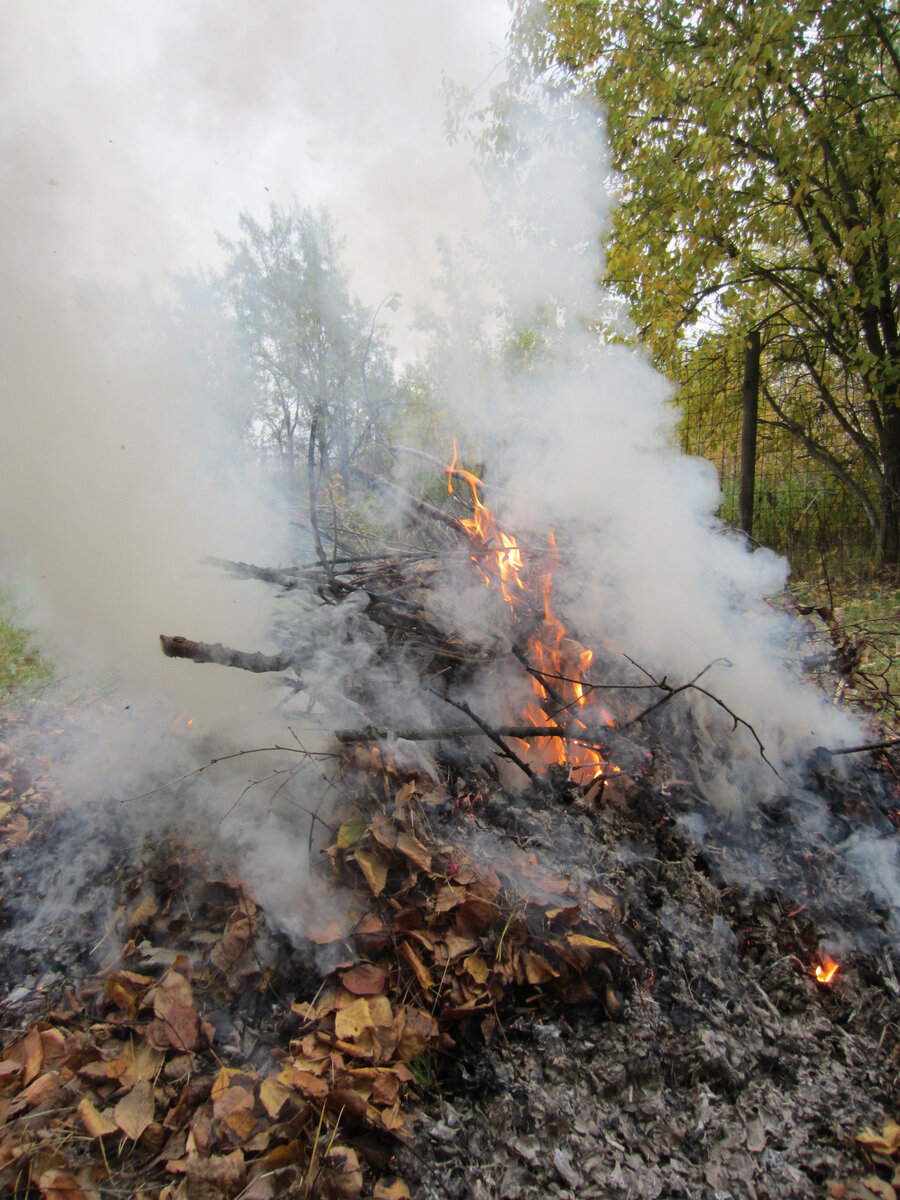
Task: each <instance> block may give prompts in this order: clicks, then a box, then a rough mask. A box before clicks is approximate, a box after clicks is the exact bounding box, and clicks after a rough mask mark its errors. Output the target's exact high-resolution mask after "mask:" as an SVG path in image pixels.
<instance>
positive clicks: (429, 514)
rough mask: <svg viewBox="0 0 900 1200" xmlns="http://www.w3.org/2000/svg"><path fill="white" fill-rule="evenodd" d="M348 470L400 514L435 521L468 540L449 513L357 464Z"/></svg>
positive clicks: (463, 530) (463, 529) (462, 527)
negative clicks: (395, 507)
mask: <svg viewBox="0 0 900 1200" xmlns="http://www.w3.org/2000/svg"><path fill="white" fill-rule="evenodd" d="M350 469H351V471H352V472H353V474H354V475H356V476H358V478H360V479H364V480H365V481H366V483H369V484H371V486H372V487H374V488H376V489H377V490H378V491H379V492H381V493H382V494H383V495H385V496H387V497H388V498H389V499H390V500H391V501H392V502H393V503H394V504H395V505H396V506H397V507H398V508H399V509H400V510H401V511H402V512H405V513H407V514H415V515H416V516H419V517H425V518H427V519H428V520H430V521H436V522H437V523H438V524H439V525H443V526H444V527H445V528H446V529H452V530H453V532H454V533H456V534H458V535H459V537H460V539H461V540H466V539H467V538H468V534H467V533H466V530H465V527H464V526H463V523H462V521H460V519H459V517H454V516H453V515H452V514H451V513H447V512H444V510H443V509H442V508H436V507H435V505H433V504H429V503H428V502H427V501H426V500H420V499H419V498H418V497H417V496H413V495H412V494H411V493H410V492H407V491H406V490H405V489H404V488H401V487H398V486H397V484H396V483H391V482H390V480H389V479H385V478H384V476H383V475H377V474H376V473H375V472H374V471H370V470H368V469H367V468H366V467H363V466H360V464H359V463H354V464H353V466H352V467H351V468H350Z"/></svg>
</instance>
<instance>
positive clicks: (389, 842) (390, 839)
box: [369, 812, 397, 850]
mask: <svg viewBox="0 0 900 1200" xmlns="http://www.w3.org/2000/svg"><path fill="white" fill-rule="evenodd" d="M369 833H371V835H372V837H373V838H374V839H375V841H376V842H377V843H378V844H379V846H383V847H384V848H385V850H393V849H394V847H395V846H396V845H397V830H396V828H395V827H394V823H393V821H391V819H390V818H389V817H387V816H385V814H384V813H383V812H377V813H375V815H374V816H373V818H372V820H371V821H370V822H369Z"/></svg>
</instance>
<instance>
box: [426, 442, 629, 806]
mask: <svg viewBox="0 0 900 1200" xmlns="http://www.w3.org/2000/svg"><path fill="white" fill-rule="evenodd" d="M457 459H458V454H457V449H456V442H455V441H454V443H453V460H452V462H451V463H450V466H449V467H447V468H446V471H447V491H448V493H449V494H450V495H453V479H454V477H457V478H459V479H462V480H464V481H465V482H466V483H467V484H468V485H469V488H470V489H471V492H472V504H473V516H472V517H470V518H466V519H463V520H462V522H461V524H462V526H463V528H464V529H465V530H466V532H467V533H468V534H469V537H470V538H471V539H472V542H473V545H474V547H475V551H476V552H475V553H473V554H472V561H473V562H474V563H475V566H476V567H477V568H478V572H479V574H480V575H481V578H482V579H483V580H484V583H485V586H486V587H492V586H499V588H500V591H501V593H502V595H503V598H504V600H505V601H506V602H507V604H508V605H509V606H510V608H511V609H512V612H513V615H514V617H515V618H516V620H517V621H519V622H521V623H522V624H525V623H526V622H527V623H530V624H532V625H534V624H536V625H537V629H536V631H535V632H534V633H533V634H532V635H531V636H530V637H529V638H528V641H527V646H528V661H529V664H530V666H531V667H532V668H533V673H532V679H531V683H532V688H533V689H534V693H535V699H534V701H532V702H531V703H530V704H528V705H527V706H526V708H525V710H524V712H523V713H522V717H523V718H524V720H526V721H527V722H528V723H529V724H531V725H534V726H542V725H543V726H553V725H564V726H565V725H568V726H569V727H570V729H572V728H574V731H575V736H574V737H573V736H571V735H570V737H569V738H568V739H561V738H536V739H535V743H530V742H525V743H524V745H525V747H526V749H527V751H528V753H529V755H530V756H531V758H532V760H533V761H537V762H539V763H543V764H545V765H547V766H549V765H551V764H552V763H559V764H561V765H564V766H568V767H569V769H570V772H571V777H572V779H573V780H574V782H575V783H579V784H589V783H591V782H592V781H593V780H595V779H597V778H599V777H600V776H602V775H603V774H604V773H605V772H606V771H611V772H613V773H615V772H618V767H611V766H609V765H608V764H607V763H605V762H604V760H603V757H602V756H601V754H600V752H599V751H598V750H597V748H596V746H595V745H592V744H591V736H590V731H589V728H588V725H587V724H586V723H585V721H584V720H582V719H581V717H580V716H579V715H578V714H579V713H581V714H584V715H587V713H586V709H587V708H588V705H589V702H590V698H591V687H590V684H589V683H588V681H587V675H586V673H587V670H588V668H589V667H590V665H591V661H592V659H593V651H592V650H586V649H585V648H584V646H582V645H581V644H580V643H579V642H577V641H575V639H574V638H571V637H568V636H567V631H566V627H565V625H564V624H563V623H562V621H560V619H559V618H558V617H557V616H555V615H554V613H553V611H552V610H551V607H550V590H551V586H552V582H553V571H554V569H555V567H556V565H557V563H558V561H559V555H558V552H557V549H556V540H555V538H554V536H553V533H552V532H551V533H550V535H549V537H548V541H549V554H548V555H542V556H541V557H542V558H543V559H544V564H545V565H544V566H543V568H542V571H541V572H540V573H539V574H536V575H532V573H531V572H530V571H529V569H528V567H529V565H530V564H527V563H526V554H525V552H524V551H523V549H522V547H521V546H519V544H518V542H517V541H516V539H515V538H514V537H511V536H510V535H509V534H507V533H505V532H504V531H503V530H502V529H500V528H499V526H498V525H497V522H496V521H495V519H494V516H493V514H492V513H491V511H490V509H489V508H487V506H486V505H485V504H484V502H483V501H482V499H481V496H480V494H479V488H482V487H483V486H484V485H483V483H482V481H481V479H479V478H478V476H477V475H474V474H473V473H472V472H471V471H466V470H465V469H464V468H462V467H458V466H457V465H456V464H457ZM538 596H540V600H539V601H538ZM541 612H542V613H543V616H541ZM590 715H591V718H592V720H593V722H594V724H595V725H596V723H598V722H599V723H602V724H604V725H607V726H612V725H613V724H614V721H613V718H612V716H611V715H610V714H609V713H608V712H607V711H606V709H603V708H591V712H590ZM579 729H580V730H584V733H585V741H584V742H580V741H579V740H577V731H578V730H579Z"/></svg>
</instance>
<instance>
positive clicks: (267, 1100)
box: [259, 1075, 291, 1121]
mask: <svg viewBox="0 0 900 1200" xmlns="http://www.w3.org/2000/svg"><path fill="white" fill-rule="evenodd" d="M259 1098H260V1100H261V1101H262V1106H263V1108H264V1109H265V1110H266V1112H267V1113H268V1114H269V1116H270V1117H271V1118H272V1120H273V1121H275V1120H277V1119H278V1116H279V1114H280V1112H281V1110H282V1109H283V1108H284V1106H285V1104H286V1103H287V1102H288V1100H289V1099H290V1098H291V1089H290V1088H289V1087H285V1086H284V1084H283V1083H279V1082H278V1080H277V1079H276V1078H275V1077H274V1075H269V1076H268V1078H267V1079H264V1080H263V1081H262V1083H261V1084H260V1085H259Z"/></svg>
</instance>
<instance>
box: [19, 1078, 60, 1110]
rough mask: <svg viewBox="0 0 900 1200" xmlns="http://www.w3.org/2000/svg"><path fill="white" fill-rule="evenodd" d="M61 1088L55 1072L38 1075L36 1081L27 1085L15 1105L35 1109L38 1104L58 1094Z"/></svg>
mask: <svg viewBox="0 0 900 1200" xmlns="http://www.w3.org/2000/svg"><path fill="white" fill-rule="evenodd" d="M61 1086H62V1084H61V1083H60V1078H59V1075H58V1074H57V1073H56V1071H46V1072H45V1073H44V1074H43V1075H39V1076H38V1077H37V1079H34V1080H32V1082H31V1083H29V1085H28V1087H27V1088H25V1089H24V1091H22V1093H21V1094H20V1095H19V1098H18V1100H17V1101H16V1103H17V1104H18V1103H21V1104H25V1105H26V1106H27V1107H28V1108H37V1106H38V1105H39V1104H43V1103H44V1101H45V1100H47V1099H48V1098H49V1097H50V1096H52V1095H53V1094H54V1092H58V1091H59V1089H60V1087H61Z"/></svg>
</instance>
